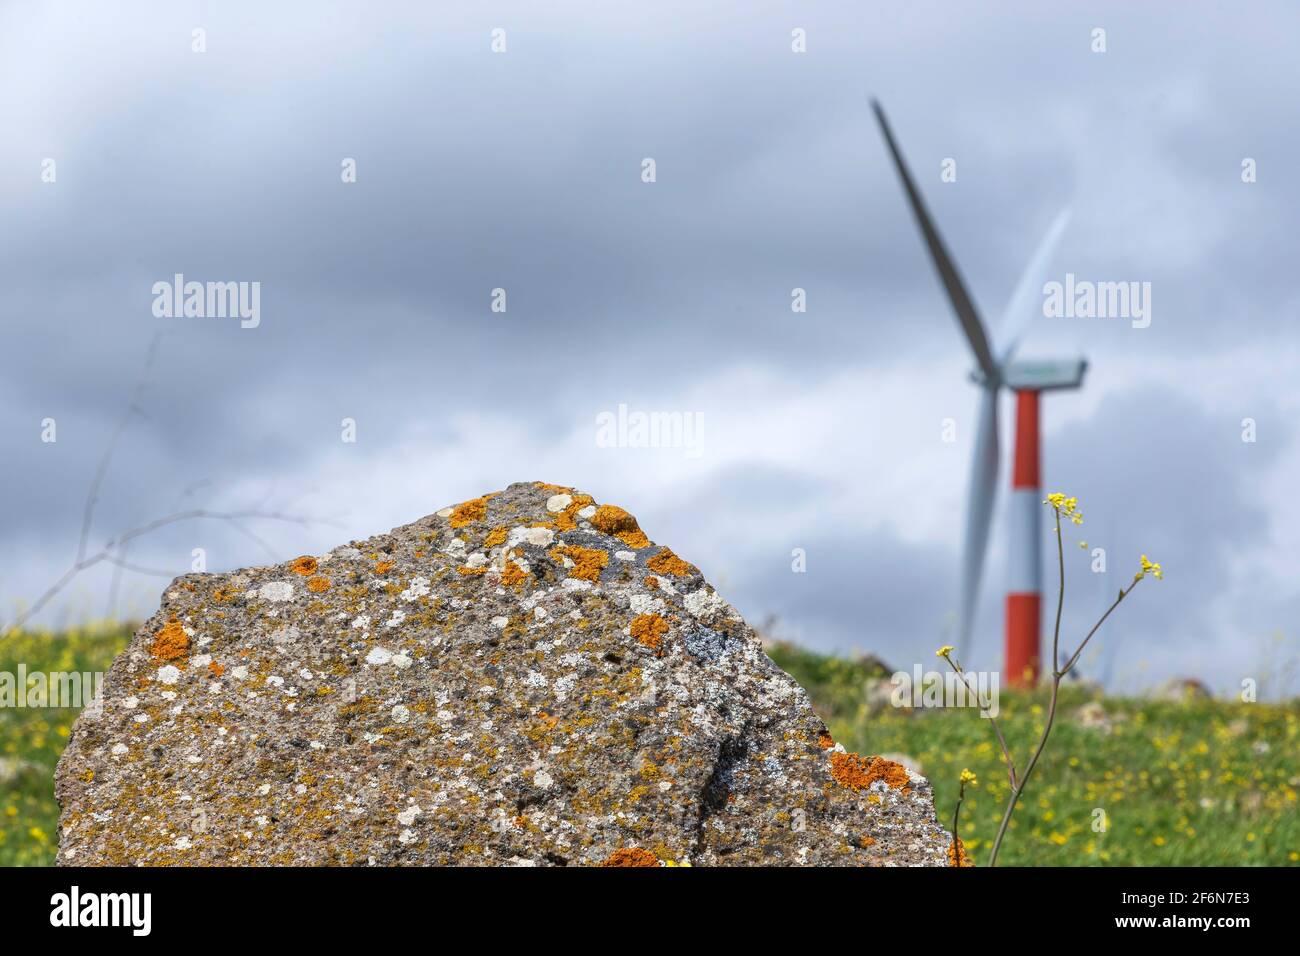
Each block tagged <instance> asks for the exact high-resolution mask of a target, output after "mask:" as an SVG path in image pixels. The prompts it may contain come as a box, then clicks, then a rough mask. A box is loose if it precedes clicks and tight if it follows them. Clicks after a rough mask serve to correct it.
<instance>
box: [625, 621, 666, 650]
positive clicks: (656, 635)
mask: <svg viewBox="0 0 1300 956" xmlns="http://www.w3.org/2000/svg"><path fill="white" fill-rule="evenodd" d="M667 633H668V622H667V621H665V620H664V619H663V618H662V617H660V616H659V615H658V614H638V615H637V616H636V617H634V618H632V636H633V637H635V638H636V639H637V640H638V641H640V642H641V643H642V644H644V645H645V646H646V647H648V648H650V649H651V650H652V651H657V650H659V645H661V644H662V643H663V640H664V635H665V634H667Z"/></svg>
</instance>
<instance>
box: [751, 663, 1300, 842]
mask: <svg viewBox="0 0 1300 956" xmlns="http://www.w3.org/2000/svg"><path fill="white" fill-rule="evenodd" d="M769 653H771V655H772V657H773V658H774V659H775V660H776V662H777V663H778V664H780V665H781V666H782V667H783V668H785V669H786V670H787V671H788V672H789V673H791V674H793V675H794V677H795V678H796V679H798V681H799V682H800V683H801V684H803V686H804V687H805V688H807V690H808V692H809V694H810V696H811V697H812V700H813V705H814V707H815V708H816V709H817V711H818V713H819V714H820V715H821V716H822V717H823V719H825V720H826V723H827V725H828V726H829V728H830V730H831V735H832V736H833V737H834V738H835V740H836V741H837V742H839V743H842V744H843V745H844V746H845V748H847V749H848V750H852V751H856V752H858V753H862V754H879V753H903V754H907V755H909V756H910V757H912V758H914V759H915V760H917V761H919V762H920V764H921V771H922V772H923V773H924V774H925V775H926V776H927V777H929V779H930V781H931V783H932V784H933V785H934V792H935V804H936V807H937V809H938V811H939V817H940V820H941V821H942V822H943V824H944V826H945V827H946V826H948V825H949V824H950V823H951V820H952V810H953V802H954V800H955V799H956V793H957V779H958V776H959V775H960V773H961V771H962V768H963V767H969V768H970V769H971V770H972V771H974V772H975V774H976V775H977V777H978V778H979V786H978V787H977V788H975V789H974V790H970V789H968V790H967V792H966V801H965V803H964V804H963V805H962V813H961V836H962V839H963V840H965V841H966V845H967V848H968V849H969V850H970V852H971V855H972V857H973V858H974V859H975V862H976V863H977V864H982V863H983V862H984V861H985V859H986V857H987V853H988V849H989V845H990V843H991V841H992V839H993V836H994V834H995V833H996V832H997V826H998V821H999V820H1000V819H1001V816H1002V810H1003V807H1004V806H1005V804H1006V798H1007V795H1008V791H1009V784H1008V782H1007V774H1006V770H1005V765H1004V764H1003V762H1002V755H1001V751H1000V749H999V748H998V746H997V741H996V738H995V737H994V736H993V732H992V730H991V729H990V727H989V725H988V721H987V720H984V719H982V718H980V717H979V715H978V712H977V711H975V710H957V709H949V710H943V709H920V710H915V711H909V710H898V709H895V708H893V707H890V706H888V704H886V705H885V706H884V707H883V708H876V709H873V708H871V707H869V705H868V696H867V694H866V693H865V688H866V687H867V685H868V683H869V682H870V681H872V680H873V679H878V678H880V677H881V676H882V673H881V672H880V671H879V669H878V667H877V666H876V665H874V664H870V663H855V662H853V661H846V660H841V659H838V658H833V657H824V656H822V655H818V654H813V653H810V652H808V651H805V650H801V649H799V648H795V647H791V646H788V645H779V646H776V647H773V648H771V649H770V650H769ZM1048 696H1049V695H1048V693H1047V692H1046V691H1045V690H1044V691H1038V692H1033V693H1029V692H1024V693H1018V692H1014V691H1007V690H1003V691H1002V693H1001V695H1000V707H1001V712H1000V714H999V715H998V722H999V724H1001V726H1002V730H1003V733H1004V734H1005V735H1006V738H1007V744H1008V746H1009V747H1010V748H1011V752H1012V757H1013V758H1014V759H1015V760H1016V763H1017V765H1018V766H1019V767H1021V768H1023V766H1024V764H1025V762H1026V760H1027V758H1028V756H1029V752H1030V749H1031V747H1032V746H1033V745H1034V744H1036V742H1037V740H1038V735H1039V734H1040V733H1041V731H1042V726H1043V720H1044V718H1045V714H1046V707H1047V704H1048ZM1085 708H1086V710H1085V711H1084V714H1087V715H1088V716H1089V717H1091V724H1092V725H1091V726H1089V725H1088V724H1089V721H1088V720H1086V719H1085V716H1084V714H1081V713H1080V711H1081V709H1085ZM1297 791H1300V701H1295V700H1293V701H1290V702H1289V703H1287V704H1284V705H1283V704H1263V703H1254V704H1247V703H1240V702H1227V701H1222V700H1189V701H1187V702H1172V701H1155V700H1147V699H1141V698H1125V697H1100V696H1097V695H1095V694H1092V693H1089V692H1088V691H1086V690H1083V689H1081V688H1078V687H1066V688H1063V692H1062V698H1061V703H1060V704H1059V705H1058V710H1057V721H1056V724H1055V727H1054V729H1053V731H1052V737H1051V739H1050V740H1049V742H1048V745H1047V750H1046V751H1045V752H1044V755H1043V757H1042V759H1041V760H1040V762H1039V765H1038V768H1037V769H1036V770H1035V771H1034V776H1033V778H1032V779H1031V781H1030V783H1029V787H1028V789H1027V790H1026V791H1025V794H1024V796H1022V797H1021V800H1020V804H1019V807H1018V808H1017V810H1016V814H1015V816H1014V817H1013V818H1012V823H1011V829H1010V832H1009V833H1008V835H1007V837H1006V839H1005V840H1004V841H1003V845H1002V852H1001V855H1000V856H999V858H998V865H999V866H1003V865H1032V866H1090V865H1110V866H1131V865H1148V866H1243V865H1270V866H1287V865H1291V866H1294V865H1296V864H1297V863H1300V805H1298V804H1297ZM1098 810H1100V811H1102V813H1103V814H1104V818H1105V830H1104V832H1097V831H1095V830H1094V828H1093V821H1094V819H1101V818H1102V817H1101V814H1096V811H1098Z"/></svg>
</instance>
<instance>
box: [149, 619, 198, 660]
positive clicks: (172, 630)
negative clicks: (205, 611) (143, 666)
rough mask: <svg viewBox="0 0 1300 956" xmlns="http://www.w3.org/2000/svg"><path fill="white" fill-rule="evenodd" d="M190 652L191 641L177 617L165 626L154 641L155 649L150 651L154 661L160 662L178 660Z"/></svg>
mask: <svg viewBox="0 0 1300 956" xmlns="http://www.w3.org/2000/svg"><path fill="white" fill-rule="evenodd" d="M189 651H190V639H189V637H187V636H186V634H185V628H183V627H181V622H180V621H178V620H177V619H176V618H175V617H173V618H172V619H171V620H170V621H168V622H167V623H166V624H164V625H163V627H162V630H160V631H159V632H158V634H157V636H156V637H154V639H153V647H151V648H150V649H149V653H150V654H152V655H153V657H154V660H159V661H174V660H178V659H179V658H182V657H184V656H185V655H186V654H188V653H189Z"/></svg>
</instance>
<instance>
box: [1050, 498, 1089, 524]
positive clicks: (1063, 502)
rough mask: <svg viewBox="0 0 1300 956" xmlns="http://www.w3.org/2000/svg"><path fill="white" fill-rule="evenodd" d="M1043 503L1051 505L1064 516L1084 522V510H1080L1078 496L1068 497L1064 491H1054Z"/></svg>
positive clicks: (1077, 522) (1074, 520) (1079, 522)
mask: <svg viewBox="0 0 1300 956" xmlns="http://www.w3.org/2000/svg"><path fill="white" fill-rule="evenodd" d="M1043 504H1045V505H1051V506H1052V507H1053V508H1055V509H1056V513H1057V514H1058V515H1060V516H1061V517H1062V518H1069V519H1070V520H1071V521H1072V522H1074V523H1075V524H1083V512H1082V511H1080V510H1079V499H1078V498H1072V497H1066V495H1065V494H1063V493H1062V492H1059V491H1054V492H1052V493H1051V494H1050V495H1048V496H1047V497H1046V498H1045V499H1044V500H1043Z"/></svg>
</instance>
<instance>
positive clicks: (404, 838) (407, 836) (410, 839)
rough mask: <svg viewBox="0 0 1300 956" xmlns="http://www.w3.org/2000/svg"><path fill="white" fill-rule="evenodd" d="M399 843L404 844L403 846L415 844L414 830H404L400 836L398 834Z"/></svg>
mask: <svg viewBox="0 0 1300 956" xmlns="http://www.w3.org/2000/svg"><path fill="white" fill-rule="evenodd" d="M397 842H398V843H403V844H405V843H414V842H415V831H414V830H403V831H402V832H401V833H400V834H398V837H397Z"/></svg>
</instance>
